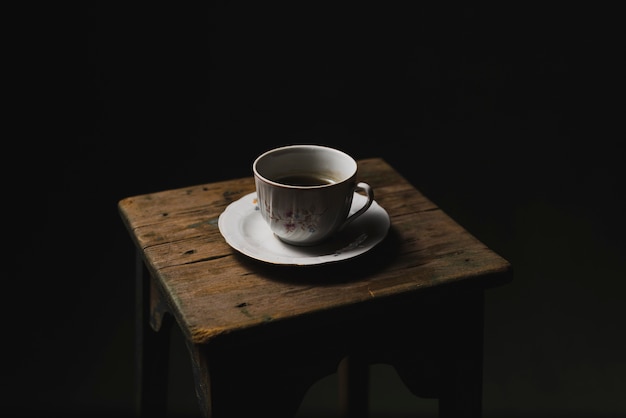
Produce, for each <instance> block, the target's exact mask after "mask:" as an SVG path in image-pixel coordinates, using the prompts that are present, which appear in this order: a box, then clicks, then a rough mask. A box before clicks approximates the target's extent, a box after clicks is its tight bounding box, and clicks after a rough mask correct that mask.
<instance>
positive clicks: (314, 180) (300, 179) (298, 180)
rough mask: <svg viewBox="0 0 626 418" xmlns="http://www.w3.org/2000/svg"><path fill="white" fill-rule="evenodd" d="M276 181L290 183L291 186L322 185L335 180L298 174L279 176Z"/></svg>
mask: <svg viewBox="0 0 626 418" xmlns="http://www.w3.org/2000/svg"><path fill="white" fill-rule="evenodd" d="M274 181H275V182H276V183H282V184H288V185H290V186H322V185H324V184H333V183H335V182H334V181H332V180H330V179H327V178H323V177H319V176H314V175H311V174H298V175H290V176H284V177H279V178H277V179H275V180H274Z"/></svg>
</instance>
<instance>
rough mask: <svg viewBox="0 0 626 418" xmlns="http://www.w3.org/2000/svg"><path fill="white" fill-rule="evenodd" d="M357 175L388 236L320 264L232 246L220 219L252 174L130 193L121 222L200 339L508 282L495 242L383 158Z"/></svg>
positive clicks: (250, 188)
mask: <svg viewBox="0 0 626 418" xmlns="http://www.w3.org/2000/svg"><path fill="white" fill-rule="evenodd" d="M358 164H359V180H360V181H365V182H367V183H369V184H370V185H371V186H372V187H373V188H374V190H375V199H376V202H378V204H379V205H380V206H381V207H382V208H384V209H385V210H386V211H387V213H388V214H389V218H390V221H391V226H390V228H389V232H388V234H387V236H386V237H385V238H384V240H383V241H382V242H380V243H379V244H378V245H377V246H376V247H375V248H373V249H372V250H370V251H368V252H366V253H364V254H362V255H359V256H357V257H355V258H353V259H350V260H344V261H339V262H336V263H330V264H324V265H321V266H285V265H273V264H271V263H266V262H263V261H259V260H255V259H252V258H250V257H248V256H245V255H243V254H241V253H239V252H238V251H237V250H235V249H233V248H231V247H230V246H229V245H228V244H227V243H226V241H225V239H224V237H223V236H222V235H221V233H220V231H219V228H218V218H219V216H220V214H221V213H222V212H223V211H224V210H225V209H226V207H227V206H228V205H229V204H231V203H232V202H234V201H236V200H238V199H240V198H241V197H243V196H245V195H246V194H248V193H251V192H254V190H255V185H254V179H253V178H252V177H245V178H239V179H233V180H227V181H220V182H215V183H209V184H201V185H195V186H190V187H184V188H179V189H172V190H166V191H161V192H156V193H150V194H144V195H139V196H133V197H127V198H125V199H122V200H121V201H120V202H118V209H119V212H120V215H121V217H122V220H123V222H124V224H125V226H126V228H127V230H128V232H129V234H130V236H131V238H132V240H133V242H134V244H135V245H136V247H137V249H138V250H139V252H140V254H141V256H142V257H143V260H144V262H145V264H146V267H147V268H148V270H149V271H150V274H151V275H152V277H153V278H154V279H155V281H156V283H157V284H158V286H159V287H160V289H161V291H162V292H163V293H164V294H165V296H166V298H167V301H168V305H169V309H170V310H171V313H172V314H173V315H174V316H175V317H176V319H177V321H178V323H179V325H180V326H181V330H182V331H183V333H184V334H185V335H186V336H187V338H189V339H190V340H191V341H192V342H194V343H206V342H208V341H209V340H211V339H212V338H214V337H217V336H219V335H223V334H230V333H233V332H237V331H240V330H246V329H251V328H254V327H259V326H264V325H266V324H268V323H271V322H275V321H281V320H285V319H293V318H297V317H307V316H311V315H314V314H316V313H319V312H329V311H331V312H335V311H336V312H338V314H339V312H341V311H342V309H341V308H344V307H348V306H357V305H361V306H367V302H368V301H372V300H384V299H388V300H393V297H394V296H409V297H410V296H411V295H413V294H418V293H421V292H422V291H423V290H425V289H430V288H435V287H441V286H444V285H452V284H459V283H462V284H464V285H465V284H468V285H475V286H478V287H482V288H484V287H487V286H492V285H498V284H501V283H503V282H504V281H506V280H508V277H509V276H508V274H507V273H508V272H509V270H510V267H511V266H510V263H509V262H508V261H507V260H505V259H504V258H502V257H501V256H500V255H498V254H496V253H495V252H494V251H492V250H491V249H489V248H488V247H487V246H486V245H484V244H483V243H482V242H480V241H479V240H478V239H477V238H475V237H474V236H473V235H472V234H470V233H469V232H468V231H467V230H465V229H464V228H463V227H462V226H460V225H459V224H458V223H456V222H455V221H454V220H453V219H452V218H450V217H449V216H448V215H447V214H446V213H444V212H443V211H442V210H441V209H440V208H439V207H437V206H436V205H435V204H434V203H433V202H431V201H430V200H429V199H428V198H426V197H425V196H424V195H422V193H420V192H419V191H418V190H417V189H416V188H415V187H413V186H412V185H411V184H410V183H409V182H408V181H407V180H406V179H405V178H404V177H402V176H401V175H400V174H399V173H398V172H397V171H396V170H395V169H394V168H393V167H391V166H390V165H389V164H388V163H387V162H385V161H384V160H383V159H380V158H370V159H363V160H359V161H358Z"/></svg>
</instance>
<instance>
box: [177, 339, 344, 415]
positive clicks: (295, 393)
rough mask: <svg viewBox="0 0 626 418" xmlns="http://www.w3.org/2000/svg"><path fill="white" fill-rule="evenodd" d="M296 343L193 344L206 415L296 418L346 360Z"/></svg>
mask: <svg viewBox="0 0 626 418" xmlns="http://www.w3.org/2000/svg"><path fill="white" fill-rule="evenodd" d="M291 343H293V341H280V342H279V343H278V344H272V343H270V344H269V345H267V346H266V345H265V343H264V342H263V341H260V340H259V341H255V342H254V343H253V344H245V345H243V344H229V343H221V342H219V341H217V342H212V343H209V344H193V343H192V342H189V341H188V343H187V348H188V349H189V352H190V354H191V359H192V367H193V373H194V379H195V384H196V395H197V397H198V400H199V402H200V409H201V411H202V415H203V416H204V417H207V418H238V417H253V416H254V417H256V416H271V417H273V418H293V417H294V416H295V415H296V413H297V411H298V408H299V407H300V404H301V402H302V399H303V398H304V396H305V395H306V392H307V391H308V390H309V388H310V387H311V386H312V385H313V384H314V383H315V382H317V381H318V380H319V379H321V378H322V377H325V376H328V375H330V374H332V373H333V371H335V370H336V369H337V364H338V363H339V359H340V358H341V357H342V356H336V357H335V356H333V355H332V353H324V352H323V349H318V347H315V346H311V347H310V348H307V347H306V345H303V346H298V345H297V343H294V345H291Z"/></svg>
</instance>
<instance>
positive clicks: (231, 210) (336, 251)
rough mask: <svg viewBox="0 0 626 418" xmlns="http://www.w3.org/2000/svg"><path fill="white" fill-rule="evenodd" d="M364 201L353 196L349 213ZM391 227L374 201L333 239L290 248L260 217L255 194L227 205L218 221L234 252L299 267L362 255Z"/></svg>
mask: <svg viewBox="0 0 626 418" xmlns="http://www.w3.org/2000/svg"><path fill="white" fill-rule="evenodd" d="M365 199H366V198H365V197H364V196H362V195H360V194H358V193H355V194H354V198H353V202H352V208H351V210H350V213H354V212H355V211H356V209H358V208H360V207H361V206H362V205H363V203H364V202H365ZM390 224H391V222H390V220H389V215H388V214H387V211H386V210H385V209H383V208H382V207H381V206H380V205H379V204H378V203H377V202H376V201H374V202H372V205H371V206H370V207H369V209H368V210H367V211H366V212H365V213H364V214H363V215H361V216H359V217H358V218H356V219H355V220H354V221H352V222H351V223H349V224H348V225H347V226H346V227H345V229H344V230H343V231H341V232H340V233H339V234H337V236H336V237H333V238H331V239H330V240H328V241H326V242H324V243H322V244H320V245H314V246H310V247H298V246H294V245H289V244H286V243H284V242H282V241H281V240H279V239H278V238H277V237H276V236H275V235H274V233H273V232H272V231H271V230H270V228H269V226H268V225H267V224H266V223H265V221H264V220H263V218H262V217H261V213H260V212H259V207H258V206H257V199H256V192H254V193H250V194H248V195H246V196H244V197H242V198H241V199H239V200H237V201H235V202H233V203H231V204H230V205H228V207H226V209H225V210H224V212H222V214H221V215H220V217H219V220H218V226H219V229H220V232H221V234H222V236H223V237H224V239H225V240H226V242H227V243H228V245H230V246H231V247H233V248H234V249H236V250H237V251H239V252H241V253H243V254H245V255H247V256H249V257H252V258H255V259H257V260H261V261H265V262H268V263H273V264H286V265H298V266H304V265H317V264H324V263H330V262H335V261H341V260H346V259H349V258H352V257H356V256H357V255H360V254H363V253H365V252H367V251H369V250H371V249H372V248H374V247H375V246H376V244H378V243H379V242H381V241H382V240H383V239H384V238H385V236H386V235H387V232H388V230H389V226H390Z"/></svg>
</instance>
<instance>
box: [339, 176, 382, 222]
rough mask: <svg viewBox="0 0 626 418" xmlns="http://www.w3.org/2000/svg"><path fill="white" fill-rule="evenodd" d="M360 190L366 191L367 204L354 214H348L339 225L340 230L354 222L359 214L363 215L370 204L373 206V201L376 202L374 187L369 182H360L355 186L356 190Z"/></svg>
mask: <svg viewBox="0 0 626 418" xmlns="http://www.w3.org/2000/svg"><path fill="white" fill-rule="evenodd" d="M359 190H360V191H362V192H364V193H365V194H366V195H367V201H366V202H365V204H364V205H363V207H362V208H361V209H359V210H357V211H356V212H354V213H353V214H352V215H350V216H348V218H347V219H346V220H345V221H344V222H343V224H341V226H340V227H339V230H342V229H344V228H345V227H346V226H347V225H348V224H349V223H350V222H352V221H353V220H355V219H356V218H358V217H359V216H361V215H363V214H364V213H365V211H366V210H368V209H369V207H370V206H372V202H374V189H372V187H371V186H370V185H369V184H367V183H363V182H359V183H357V184H356V186H355V187H354V191H359Z"/></svg>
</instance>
